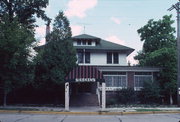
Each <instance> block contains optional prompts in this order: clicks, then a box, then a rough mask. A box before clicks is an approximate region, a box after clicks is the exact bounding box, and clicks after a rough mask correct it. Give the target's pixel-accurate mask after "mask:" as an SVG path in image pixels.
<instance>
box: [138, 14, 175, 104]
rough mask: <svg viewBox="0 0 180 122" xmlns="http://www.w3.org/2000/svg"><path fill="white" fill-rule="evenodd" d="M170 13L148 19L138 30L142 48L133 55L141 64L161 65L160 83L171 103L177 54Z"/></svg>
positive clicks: (173, 92)
mask: <svg viewBox="0 0 180 122" xmlns="http://www.w3.org/2000/svg"><path fill="white" fill-rule="evenodd" d="M171 17H172V15H170V16H167V15H165V16H163V18H162V19H160V20H158V21H154V20H149V21H148V23H147V24H146V25H145V26H143V27H142V28H140V29H139V30H138V33H139V34H140V38H141V41H143V42H144V44H143V49H142V51H141V52H139V53H138V55H137V56H135V59H137V60H139V64H140V65H141V66H156V67H161V68H162V71H161V72H160V78H159V81H160V85H161V88H162V90H163V91H165V92H166V93H168V94H169V96H170V98H169V99H170V101H171V102H170V103H171V104H172V94H175V89H176V80H177V79H176V78H177V77H176V76H177V56H176V39H175V36H174V33H175V28H173V27H172V24H173V23H174V21H173V20H171Z"/></svg>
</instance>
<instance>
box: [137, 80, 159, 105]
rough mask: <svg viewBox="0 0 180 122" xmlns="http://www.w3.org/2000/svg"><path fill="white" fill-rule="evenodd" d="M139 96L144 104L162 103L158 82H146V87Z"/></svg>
mask: <svg viewBox="0 0 180 122" xmlns="http://www.w3.org/2000/svg"><path fill="white" fill-rule="evenodd" d="M138 98H139V100H140V102H141V103H143V104H157V103H160V100H161V95H160V88H159V85H158V84H157V83H156V82H144V87H143V88H142V89H141V91H140V92H139V95H138Z"/></svg>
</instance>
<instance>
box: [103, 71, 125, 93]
mask: <svg viewBox="0 0 180 122" xmlns="http://www.w3.org/2000/svg"><path fill="white" fill-rule="evenodd" d="M105 77H111V78H110V79H111V80H112V81H111V83H107V82H106V78H105ZM123 77H124V78H125V86H123V84H124V83H123ZM115 78H121V80H120V82H121V83H120V84H121V86H120V85H117V84H119V82H118V83H116V80H114V79H115ZM104 79H105V83H106V87H107V90H109V91H111V90H112V91H116V90H121V89H122V88H127V87H128V81H127V73H126V75H108V74H106V75H104ZM108 84H111V85H110V86H109V85H108Z"/></svg>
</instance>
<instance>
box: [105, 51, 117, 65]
mask: <svg viewBox="0 0 180 122" xmlns="http://www.w3.org/2000/svg"><path fill="white" fill-rule="evenodd" d="M107 64H119V54H118V53H117V52H107Z"/></svg>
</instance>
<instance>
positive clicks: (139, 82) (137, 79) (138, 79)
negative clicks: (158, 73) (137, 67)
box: [134, 75, 152, 88]
mask: <svg viewBox="0 0 180 122" xmlns="http://www.w3.org/2000/svg"><path fill="white" fill-rule="evenodd" d="M145 81H150V82H152V75H135V76H134V87H136V88H137V87H139V88H142V87H143V86H144V82H145Z"/></svg>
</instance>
